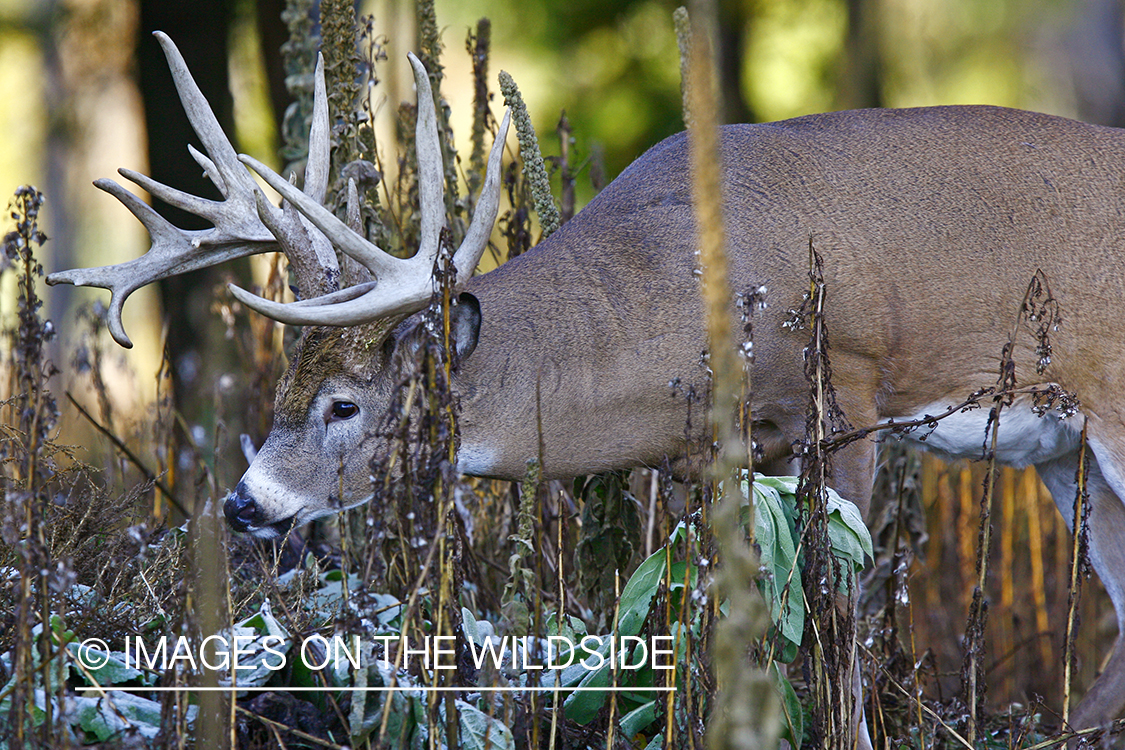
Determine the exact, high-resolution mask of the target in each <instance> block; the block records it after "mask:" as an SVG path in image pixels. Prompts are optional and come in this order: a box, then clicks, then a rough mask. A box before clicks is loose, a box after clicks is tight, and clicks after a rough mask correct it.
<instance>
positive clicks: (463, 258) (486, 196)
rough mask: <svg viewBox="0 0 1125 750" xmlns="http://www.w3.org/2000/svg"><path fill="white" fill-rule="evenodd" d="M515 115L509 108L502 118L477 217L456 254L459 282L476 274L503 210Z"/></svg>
mask: <svg viewBox="0 0 1125 750" xmlns="http://www.w3.org/2000/svg"><path fill="white" fill-rule="evenodd" d="M511 119H512V112H511V110H506V111H505V112H504V119H503V120H502V121H501V122H500V130H499V131H498V132H497V133H496V140H494V141H493V142H492V151H491V152H490V153H489V155H488V168H487V169H486V170H485V173H484V185H482V186H481V189H480V198H478V199H477V207H476V211H475V212H474V213H473V220H472V222H471V223H470V224H469V230H468V231H467V232H465V239H464V240H462V241H461V247H459V248H457V252H456V253H454V254H453V266H454V268H456V269H457V281H456V284H457V285H458V286H460V285H461V284H464V283H465V282H466V281H468V280H469V277H471V276H472V275H473V271H475V270H476V268H477V264H478V263H480V258H481V256H482V255H484V250H485V248H487V247H488V239H489V237H491V236H492V227H493V226H494V225H495V224H496V214H497V212H498V211H499V210H500V181H501V180H500V160H501V158H502V157H503V155H504V142H505V141H506V140H507V138H508V124H509V122H510V121H511Z"/></svg>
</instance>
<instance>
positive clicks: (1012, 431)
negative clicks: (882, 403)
mask: <svg viewBox="0 0 1125 750" xmlns="http://www.w3.org/2000/svg"><path fill="white" fill-rule="evenodd" d="M953 403H956V402H955V401H953V400H952V399H951V400H950V401H947V402H935V403H933V404H930V405H929V406H926V407H924V408H922V409H920V410H919V411H918V412H917V413H916V414H914V415H913V416H909V417H902V418H898V417H896V418H895V419H894V420H893V421H895V422H904V421H908V420H918V419H923V418H924V417H925V415H930V416H933V415H936V414H941V413H943V412H945V411H946V409H948V408H949V406H951V405H952V404H953ZM991 406H992V405H991V403H983V404H982V405H981V408H979V409H973V410H972V411H966V412H958V413H956V414H952V415H950V416H948V417H946V418H945V419H942V420H940V421H939V422H938V423H937V428H936V429H934V430H930V429H929V428H926V427H921V428H918V429H916V430H913V431H911V432H908V433H906V435H904V437H905V438H906V439H907V440H910V441H911V442H914V443H917V444H918V445H919V446H921V447H924V448H926V449H928V450H930V451H933V452H935V453H938V454H939V455H942V456H944V457H945V458H953V459H957V458H969V459H974V458H981V457H983V454H984V449H985V448H986V447H987V446H986V442H985V441H986V434H985V428H986V426H987V424H988V413H989V410H990V408H991ZM885 421H890V420H885ZM1081 437H1082V420H1081V418H1079V417H1070V418H1067V419H1063V418H1062V417H1061V416H1060V415H1059V413H1058V412H1055V411H1048V412H1047V413H1045V414H1044V415H1043V416H1038V415H1036V414H1035V413H1034V412H1033V411H1032V401H1031V398H1030V397H1020V398H1017V399H1016V400H1015V401H1014V402H1013V403H1012V405H1011V406H1008V407H1005V408H1004V409H1003V410H1002V411H1001V412H1000V429H999V431H998V433H997V442H996V460H997V461H999V462H1001V463H1004V464H1008V465H1010V466H1017V467H1023V466H1029V465H1032V464H1038V463H1041V462H1043V461H1050V460H1052V459H1055V458H1059V457H1061V456H1064V455H1066V454H1068V453H1072V452H1073V451H1075V450H1077V448H1078V444H1079V442H1080V441H1081ZM989 442H991V441H990V440H989Z"/></svg>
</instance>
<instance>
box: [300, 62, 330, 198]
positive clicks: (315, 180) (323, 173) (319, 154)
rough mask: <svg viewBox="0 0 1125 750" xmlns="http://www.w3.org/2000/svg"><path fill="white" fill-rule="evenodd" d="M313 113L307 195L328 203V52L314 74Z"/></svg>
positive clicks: (306, 185) (307, 172)
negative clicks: (325, 198) (325, 74)
mask: <svg viewBox="0 0 1125 750" xmlns="http://www.w3.org/2000/svg"><path fill="white" fill-rule="evenodd" d="M313 81H314V83H313V117H312V128H311V129H310V131H309V158H308V162H306V164H305V195H307V196H309V197H310V198H312V199H313V200H314V201H316V202H317V203H324V196H325V195H326V194H327V193H328V172H329V169H330V168H331V161H330V160H331V154H332V139H331V138H330V135H331V134H330V133H329V129H328V95H327V93H326V87H325V84H324V55H321V54H317V56H316V73H315V75H314V78H313Z"/></svg>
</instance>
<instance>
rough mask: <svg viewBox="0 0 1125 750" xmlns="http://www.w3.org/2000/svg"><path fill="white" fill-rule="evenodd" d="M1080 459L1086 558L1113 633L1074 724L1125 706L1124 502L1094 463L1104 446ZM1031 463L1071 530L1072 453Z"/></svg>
mask: <svg viewBox="0 0 1125 750" xmlns="http://www.w3.org/2000/svg"><path fill="white" fill-rule="evenodd" d="M1092 437H1093V435H1091V438H1092ZM1091 442H1093V439H1091ZM1096 453H1097V455H1095V454H1096ZM1086 460H1087V461H1088V462H1089V466H1090V472H1089V476H1088V478H1087V482H1086V490H1087V492H1088V494H1089V497H1090V520H1089V541H1090V562H1091V563H1092V564H1093V566H1094V570H1096V571H1097V573H1098V577H1099V578H1100V579H1101V581H1102V583H1103V584H1104V585H1105V589H1106V592H1107V593H1108V594H1109V597H1110V599H1111V600H1112V601H1113V606H1114V609H1115V610H1116V613H1117V629H1118V635H1117V640H1116V642H1115V643H1114V646H1113V652H1112V654H1111V655H1110V657H1109V660H1108V661H1107V662H1106V665H1105V669H1104V670H1103V671H1102V673H1101V674H1100V675H1099V676H1098V678H1097V679H1096V680H1095V681H1094V684H1093V685H1091V686H1090V689H1089V690H1088V691H1087V692H1086V695H1085V696H1084V697H1083V698H1082V701H1081V702H1080V703H1079V704H1078V706H1077V707H1076V708H1075V709H1074V710H1073V711H1072V712H1071V715H1070V725H1071V727H1073V728H1074V729H1086V728H1089V727H1096V726H1101V725H1104V724H1107V723H1109V722H1111V721H1113V720H1114V719H1116V718H1118V717H1119V716H1121V714H1122V712H1123V710H1125V643H1123V638H1122V633H1123V632H1125V503H1123V502H1122V499H1121V498H1120V497H1119V496H1118V493H1117V492H1115V491H1114V488H1113V487H1112V486H1111V484H1110V482H1108V481H1107V480H1106V477H1105V474H1103V471H1102V467H1101V466H1100V464H1101V463H1102V462H1104V461H1106V460H1108V461H1113V456H1112V455H1109V454H1108V453H1107V452H1105V451H1096V450H1087V453H1086ZM1035 468H1036V470H1037V471H1038V472H1039V476H1040V478H1042V480H1043V483H1044V484H1045V485H1047V489H1049V490H1050V491H1051V497H1053V498H1054V500H1055V504H1056V505H1057V506H1058V508H1059V511H1060V512H1061V513H1062V515H1063V518H1064V519H1066V524H1067V526H1068V527H1070V529H1071V530H1072V531H1073V529H1074V498H1075V493H1076V491H1077V484H1076V481H1075V477H1076V473H1077V470H1078V452H1077V451H1076V452H1074V453H1072V454H1069V455H1066V456H1063V457H1062V458H1059V459H1056V460H1054V461H1049V462H1045V463H1042V464H1039V465H1038V466H1036V467H1035ZM1107 473H1108V472H1107Z"/></svg>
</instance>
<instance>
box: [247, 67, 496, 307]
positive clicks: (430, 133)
mask: <svg viewBox="0 0 1125 750" xmlns="http://www.w3.org/2000/svg"><path fill="white" fill-rule="evenodd" d="M408 57H409V59H410V64H411V66H412V67H413V68H414V81H415V84H416V86H417V89H418V122H417V125H416V132H415V142H416V144H417V149H418V183H419V187H418V192H419V195H418V202H419V208H420V211H421V214H422V217H421V243H420V245H419V247H418V252H417V253H415V254H414V256H413V257H410V258H396V257H394V256H393V255H390V254H388V253H386V252H384V251H383V250H381V249H380V248H379V247H377V246H376V245H374V244H372V243H370V242H368V241H367V240H366V239H365V238H363V237H362V236H360V235H359V234H357V233H356V232H353V231H352V230H351V229H350V228H349V227H348V226H347V225H346V224H344V222H342V221H340V220H339V219H337V218H336V216H335V215H334V214H332V212H330V211H329V210H328V209H326V208H324V206H322V205H321V204H320V203H319V202H317V201H315V200H312V199H310V197H309V196H308V195H306V194H304V193H302V192H301V191H299V190H297V188H295V187H294V186H293V185H291V184H290V183H289V182H287V181H286V180H284V179H282V178H281V176H280V175H278V174H277V173H276V172H274V171H273V170H271V169H270V168H269V167H267V166H265V165H264V164H262V163H261V162H259V161H257V160H256V159H253V158H251V157H249V156H241V157H239V158H241V159H242V161H243V162H244V163H245V164H247V165H249V167H250V168H251V169H253V170H254V171H255V172H257V173H258V174H259V175H261V177H262V179H264V180H265V181H266V183H267V184H269V186H270V187H272V188H273V189H274V190H276V191H277V192H278V193H280V194H281V195H282V197H284V198H285V200H287V201H289V203H291V204H292V205H293V206H295V207H296V208H297V210H298V211H300V212H301V213H302V214H303V215H304V216H305V217H307V218H308V220H309V221H310V222H312V224H314V225H315V226H316V228H317V229H319V230H320V231H321V232H323V233H324V235H325V236H326V237H327V238H328V239H329V240H330V241H331V242H332V244H333V245H335V246H336V247H337V248H338V249H339V250H340V252H342V253H345V254H347V255H348V256H350V257H351V258H353V259H355V260H356V261H358V262H359V263H361V264H362V265H363V266H364V267H366V268H367V269H368V270H369V271H371V273H372V275H373V276H374V277H375V281H372V282H367V283H364V284H356V285H355V286H352V287H348V288H347V289H342V290H340V291H338V292H333V293H330V294H326V295H323V296H321V297H317V298H315V299H306V300H301V301H299V302H291V303H288V304H282V303H279V302H273V301H271V300H267V299H263V298H262V297H259V296H257V295H254V294H251V293H250V292H247V291H245V290H243V289H241V288H239V287H237V286H234V285H231V292H232V293H233V294H234V296H235V297H236V298H238V299H239V300H240V301H241V302H242V303H243V304H244V305H246V306H247V307H250V308H252V309H254V310H257V311H258V312H260V313H262V314H263V315H266V316H267V317H270V318H273V319H274V320H280V321H282V322H283V323H291V324H295V325H332V326H345V325H358V324H361V323H368V322H370V321H373V320H377V319H379V318H384V317H390V316H393V315H401V314H406V313H410V312H414V311H415V310H419V309H421V308H422V307H424V306H425V305H426V304H427V303H428V302H429V300H430V296H431V294H432V291H433V284H432V278H433V266H434V260H435V259H436V258H437V254H438V249H439V244H440V235H441V228H442V225H443V224H444V204H443V200H442V183H443V177H442V158H441V146H440V144H439V142H438V130H437V116H436V114H435V111H434V99H433V94H432V93H431V91H430V80H429V76H428V75H427V74H426V69H425V67H423V65H422V63H421V62H419V60H418V58H417V57H415V56H414V55H413V54H409V55H408ZM508 122H509V114H508V113H505V114H504V119H503V122H501V124H500V131H499V133H497V135H496V140H495V141H494V142H493V144H492V152H491V153H490V155H489V158H488V168H487V170H486V172H485V181H484V186H483V187H482V188H481V195H480V200H479V201H478V202H477V208H476V212H475V213H474V215H473V220H472V223H471V224H470V225H469V229H468V231H467V232H466V233H465V239H464V240H463V241H462V243H461V246H460V247H459V248H458V249H457V252H456V253H454V255H453V263H454V266H455V267H456V269H457V278H456V280H455V282H454V283H455V285H458V286H459V285H461V284H463V283H464V282H465V281H467V280H468V279H469V277H470V276H472V275H473V271H474V270H475V269H476V267H477V263H478V262H479V261H480V258H481V255H482V254H483V253H484V250H485V248H486V247H488V238H489V235H490V234H491V233H492V225H493V224H494V223H495V221H496V213H497V210H498V209H499V206H500V159H501V156H502V154H503V148H504V140H505V138H506V136H507V133H508Z"/></svg>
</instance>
